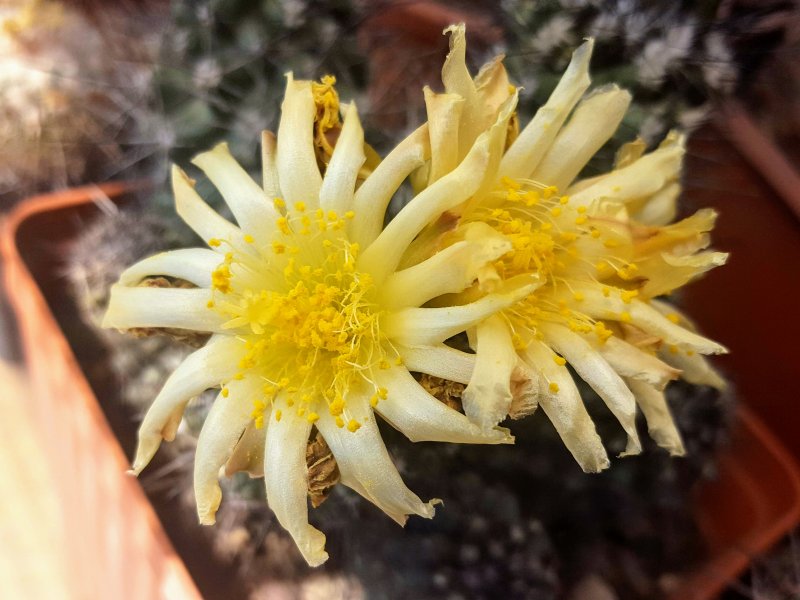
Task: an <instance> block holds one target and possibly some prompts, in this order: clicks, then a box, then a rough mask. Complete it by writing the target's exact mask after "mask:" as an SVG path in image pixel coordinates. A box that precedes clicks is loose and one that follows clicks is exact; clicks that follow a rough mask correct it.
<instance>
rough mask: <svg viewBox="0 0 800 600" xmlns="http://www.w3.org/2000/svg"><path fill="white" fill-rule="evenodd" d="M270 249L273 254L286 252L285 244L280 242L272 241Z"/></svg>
mask: <svg viewBox="0 0 800 600" xmlns="http://www.w3.org/2000/svg"><path fill="white" fill-rule="evenodd" d="M272 251H273V252H274V253H275V254H283V253H284V252H286V244H281V243H280V242H272Z"/></svg>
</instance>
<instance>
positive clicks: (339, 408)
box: [328, 396, 344, 417]
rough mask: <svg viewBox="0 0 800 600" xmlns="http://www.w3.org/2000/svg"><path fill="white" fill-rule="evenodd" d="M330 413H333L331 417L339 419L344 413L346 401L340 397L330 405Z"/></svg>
mask: <svg viewBox="0 0 800 600" xmlns="http://www.w3.org/2000/svg"><path fill="white" fill-rule="evenodd" d="M328 411H329V412H330V413H331V416H334V417H338V416H339V415H341V414H342V413H343V412H344V399H343V398H342V397H341V396H339V397H338V398H336V400H334V401H333V402H331V403H330V405H329V406H328Z"/></svg>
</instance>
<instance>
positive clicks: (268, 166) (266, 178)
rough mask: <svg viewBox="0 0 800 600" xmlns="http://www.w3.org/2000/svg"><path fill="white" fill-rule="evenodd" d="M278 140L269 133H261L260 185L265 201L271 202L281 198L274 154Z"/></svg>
mask: <svg viewBox="0 0 800 600" xmlns="http://www.w3.org/2000/svg"><path fill="white" fill-rule="evenodd" d="M277 151H278V140H277V139H276V138H275V134H274V133H272V132H271V131H262V132H261V185H262V186H263V188H264V193H265V194H266V195H267V199H268V200H270V201H272V200H274V199H275V198H280V197H281V182H280V179H279V178H278V165H277V162H276V160H277V158H276V154H277Z"/></svg>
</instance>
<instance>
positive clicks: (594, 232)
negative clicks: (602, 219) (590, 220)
mask: <svg viewBox="0 0 800 600" xmlns="http://www.w3.org/2000/svg"><path fill="white" fill-rule="evenodd" d="M590 235H591V236H592V237H593V238H594V239H597V238H599V237H600V230H599V229H592V230H591V232H590Z"/></svg>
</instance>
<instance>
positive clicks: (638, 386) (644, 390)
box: [627, 379, 686, 456]
mask: <svg viewBox="0 0 800 600" xmlns="http://www.w3.org/2000/svg"><path fill="white" fill-rule="evenodd" d="M627 381H628V385H629V386H630V388H631V391H632V392H633V393H634V395H635V396H636V402H637V404H638V405H639V408H641V409H642V413H644V418H645V419H646V420H647V430H648V431H649V432H650V437H652V438H653V439H654V440H655V441H656V443H657V444H658V445H659V446H661V447H662V448H664V449H665V450H667V451H668V452H669V453H670V454H671V455H672V456H684V455H685V454H686V449H685V448H684V446H683V439H681V434H680V432H679V431H678V428H677V427H676V426H675V421H674V420H673V419H672V414H671V413H670V410H669V406H668V405H667V399H666V398H665V397H664V392H663V391H659V390H657V389H655V388H654V387H653V386H651V385H648V384H647V383H645V382H644V381H639V380H637V379H628V380H627Z"/></svg>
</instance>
